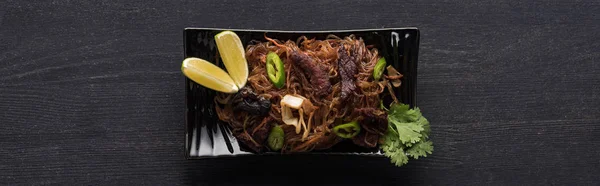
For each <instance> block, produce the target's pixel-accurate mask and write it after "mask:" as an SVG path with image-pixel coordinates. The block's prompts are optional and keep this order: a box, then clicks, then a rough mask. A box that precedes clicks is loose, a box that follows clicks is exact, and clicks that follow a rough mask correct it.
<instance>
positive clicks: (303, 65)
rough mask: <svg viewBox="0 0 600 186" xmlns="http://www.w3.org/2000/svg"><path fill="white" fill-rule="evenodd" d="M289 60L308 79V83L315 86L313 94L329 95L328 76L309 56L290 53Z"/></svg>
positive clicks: (294, 52)
mask: <svg viewBox="0 0 600 186" xmlns="http://www.w3.org/2000/svg"><path fill="white" fill-rule="evenodd" d="M290 58H291V59H292V61H293V62H294V65H297V66H298V67H300V69H302V71H303V72H304V74H305V75H306V76H308V77H310V82H311V83H313V85H314V86H315V88H316V92H315V93H316V94H317V95H318V96H321V97H323V96H327V95H329V93H331V83H330V82H329V75H327V72H326V71H324V70H323V69H321V68H320V67H319V65H318V64H317V63H316V62H315V61H314V60H313V59H312V58H311V57H310V56H308V55H306V54H304V53H302V52H298V51H292V53H291V55H290Z"/></svg>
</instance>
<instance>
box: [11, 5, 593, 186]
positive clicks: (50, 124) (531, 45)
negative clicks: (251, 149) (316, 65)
mask: <svg viewBox="0 0 600 186" xmlns="http://www.w3.org/2000/svg"><path fill="white" fill-rule="evenodd" d="M0 4H1V5H2V6H0V147H1V148H0V184H2V185H5V184H22V185H40V184H59V185H74V184H77V185H88V184H101V185H115V184H119V185H120V184H127V183H130V184H136V185H138V184H147V185H221V184H220V183H223V182H225V183H230V184H232V185H241V184H244V185H246V184H249V183H250V184H275V185H279V184H318V185H320V184H327V185H338V184H339V185H349V184H358V185H361V184H369V185H395V184H419V185H597V184H600V177H599V176H598V173H600V149H598V148H597V147H598V144H599V143H600V96H598V94H599V93H600V75H598V74H599V73H600V64H598V62H599V59H600V52H599V51H600V34H598V33H599V32H600V17H599V16H598V12H600V2H599V1H596V0H580V1H569V0H562V1H536V2H529V1H523V2H519V1H514V0H508V1H492V0H468V1H461V2H454V1H436V0H420V1H416V0H415V1H391V0H389V1H371V0H369V1H359V0H354V1H344V2H337V1H306V0H303V1H275V2H267V1H263V0H260V1H252V2H250V1H219V2H201V1H183V0H173V1H156V0H150V1H66V0H65V1H61V0H57V1H29V0H19V1H17V0H8V1H0ZM404 26H416V27H418V28H419V29H421V33H422V36H421V50H420V55H419V77H418V98H417V99H418V105H419V106H420V107H421V109H422V110H423V111H424V113H425V114H426V116H427V117H428V119H429V120H430V121H431V123H432V134H431V136H432V140H433V141H434V144H435V151H434V154H433V155H431V156H430V157H428V158H426V159H421V160H417V161H411V162H410V163H409V164H408V166H405V167H402V168H396V167H393V166H392V165H391V164H390V163H389V162H388V160H387V159H385V158H363V157H343V156H286V157H244V158H239V159H238V158H235V159H233V158H227V159H208V160H199V161H186V160H184V156H183V148H184V137H183V135H184V121H183V119H184V105H183V104H184V91H183V88H184V87H183V76H182V75H181V73H180V71H179V67H180V63H181V60H182V56H183V47H182V44H183V41H182V31H183V28H184V27H222V28H248V29H281V30H320V29H353V28H380V27H404ZM307 175H316V176H312V177H310V176H307Z"/></svg>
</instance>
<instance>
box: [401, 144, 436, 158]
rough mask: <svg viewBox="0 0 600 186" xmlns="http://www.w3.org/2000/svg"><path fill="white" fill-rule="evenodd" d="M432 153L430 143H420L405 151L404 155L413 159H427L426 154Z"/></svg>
mask: <svg viewBox="0 0 600 186" xmlns="http://www.w3.org/2000/svg"><path fill="white" fill-rule="evenodd" d="M432 152H433V143H431V141H421V142H419V143H416V144H415V145H413V146H412V147H411V148H410V149H408V150H407V151H406V153H407V154H408V155H409V156H411V157H413V158H414V159H419V157H427V154H431V153H432Z"/></svg>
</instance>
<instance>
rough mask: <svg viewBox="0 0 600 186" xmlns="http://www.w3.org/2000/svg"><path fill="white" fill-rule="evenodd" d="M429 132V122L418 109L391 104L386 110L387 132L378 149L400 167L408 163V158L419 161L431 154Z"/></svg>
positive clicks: (431, 146) (431, 144) (431, 147)
mask: <svg viewBox="0 0 600 186" xmlns="http://www.w3.org/2000/svg"><path fill="white" fill-rule="evenodd" d="M430 131H431V129H430V127H429V121H427V119H426V118H425V117H423V114H421V110H420V109H419V108H415V109H410V107H409V106H408V105H406V104H401V103H393V104H392V105H391V106H390V109H389V110H388V131H387V132H386V134H385V135H384V136H383V137H382V138H383V144H381V146H380V147H381V149H382V150H383V152H384V154H385V156H387V157H388V158H390V159H391V161H392V163H394V164H395V165H396V166H402V165H404V164H406V163H408V160H409V157H411V158H413V159H419V157H427V154H431V153H432V152H433V143H432V142H431V141H430V140H429V133H430Z"/></svg>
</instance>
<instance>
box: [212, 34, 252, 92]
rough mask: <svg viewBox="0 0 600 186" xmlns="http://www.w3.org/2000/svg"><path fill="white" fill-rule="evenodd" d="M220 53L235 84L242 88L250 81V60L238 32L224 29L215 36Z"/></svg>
mask: <svg viewBox="0 0 600 186" xmlns="http://www.w3.org/2000/svg"><path fill="white" fill-rule="evenodd" d="M215 41H216V43H217V48H218V49H219V55H220V56H221V59H222V60H223V64H224V65H225V68H226V69H227V72H228V73H229V76H230V77H231V79H233V81H234V82H235V84H236V85H237V86H238V87H239V88H241V87H244V85H246V82H247V81H248V74H249V72H248V62H247V61H246V54H245V50H244V45H242V41H241V40H240V37H238V35H237V34H235V33H234V32H232V31H223V32H221V33H219V34H217V35H216V36H215Z"/></svg>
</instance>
